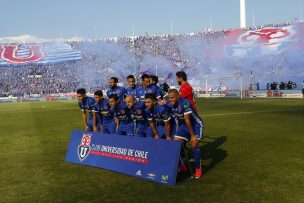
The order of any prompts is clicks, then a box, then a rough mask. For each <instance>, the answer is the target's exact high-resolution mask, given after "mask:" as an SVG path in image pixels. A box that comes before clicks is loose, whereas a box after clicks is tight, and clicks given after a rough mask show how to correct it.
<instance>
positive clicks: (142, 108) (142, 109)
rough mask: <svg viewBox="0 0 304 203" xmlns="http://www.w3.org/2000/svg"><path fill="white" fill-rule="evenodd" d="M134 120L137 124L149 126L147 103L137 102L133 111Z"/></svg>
mask: <svg viewBox="0 0 304 203" xmlns="http://www.w3.org/2000/svg"><path fill="white" fill-rule="evenodd" d="M131 113H132V116H133V119H134V120H135V121H136V123H140V124H141V125H145V126H147V125H148V124H149V123H148V120H147V116H146V104H145V102H137V103H136V104H135V105H134V107H133V108H132V109H131Z"/></svg>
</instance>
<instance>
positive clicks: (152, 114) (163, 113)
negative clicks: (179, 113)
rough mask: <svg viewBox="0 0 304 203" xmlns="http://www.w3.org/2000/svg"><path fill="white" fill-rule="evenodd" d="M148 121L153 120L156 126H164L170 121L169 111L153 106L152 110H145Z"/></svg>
mask: <svg viewBox="0 0 304 203" xmlns="http://www.w3.org/2000/svg"><path fill="white" fill-rule="evenodd" d="M146 115H147V119H148V120H155V121H156V123H157V125H164V124H165V123H164V122H166V121H169V120H170V119H171V115H170V111H169V109H168V107H167V106H165V105H159V104H155V106H154V109H146Z"/></svg>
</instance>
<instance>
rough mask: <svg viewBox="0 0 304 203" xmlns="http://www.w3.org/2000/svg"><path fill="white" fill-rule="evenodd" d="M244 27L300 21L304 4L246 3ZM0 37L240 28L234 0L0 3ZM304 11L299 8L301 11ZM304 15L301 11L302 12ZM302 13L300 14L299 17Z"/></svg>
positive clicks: (297, 0)
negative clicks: (245, 24)
mask: <svg viewBox="0 0 304 203" xmlns="http://www.w3.org/2000/svg"><path fill="white" fill-rule="evenodd" d="M246 2H247V24H249V25H250V24H252V21H253V20H252V16H253V12H254V13H255V24H259V25H261V24H266V23H269V22H275V23H278V22H287V21H292V20H294V19H295V18H298V19H300V18H301V7H302V6H304V0H288V1H287V0H246ZM0 6H1V12H0V18H1V19H2V20H1V21H0V37H10V36H19V35H24V34H30V35H34V36H37V37H42V38H58V37H60V36H62V37H64V38H70V37H73V36H82V37H84V38H95V36H97V37H98V38H102V37H115V36H130V35H132V32H133V24H134V28H135V29H134V31H135V35H143V34H145V33H148V34H169V33H170V31H171V26H170V23H171V22H172V25H173V26H172V27H173V33H186V32H198V31H201V30H202V29H203V28H206V27H209V22H210V18H211V20H212V27H213V28H214V29H223V28H236V27H239V0H153V1H152V0H150V1H147V0H109V1H104V0H0ZM303 10H304V9H303ZM303 13H304V11H303ZM303 15H304V14H303Z"/></svg>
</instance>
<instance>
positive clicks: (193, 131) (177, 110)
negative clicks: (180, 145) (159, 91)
mask: <svg viewBox="0 0 304 203" xmlns="http://www.w3.org/2000/svg"><path fill="white" fill-rule="evenodd" d="M168 97H169V102H170V104H171V108H172V112H173V113H174V114H175V117H176V119H177V123H178V125H177V129H176V132H175V133H174V140H185V141H188V140H190V143H191V147H192V151H193V156H194V160H195V174H194V177H195V178H199V177H201V176H202V169H201V150H200V148H199V141H200V139H201V138H202V136H203V122H202V120H201V118H200V117H199V116H198V114H197V113H196V112H195V111H194V110H193V108H192V106H191V104H190V103H189V101H188V100H187V99H184V98H180V97H179V93H178V91H177V90H176V89H171V90H169V92H168Z"/></svg>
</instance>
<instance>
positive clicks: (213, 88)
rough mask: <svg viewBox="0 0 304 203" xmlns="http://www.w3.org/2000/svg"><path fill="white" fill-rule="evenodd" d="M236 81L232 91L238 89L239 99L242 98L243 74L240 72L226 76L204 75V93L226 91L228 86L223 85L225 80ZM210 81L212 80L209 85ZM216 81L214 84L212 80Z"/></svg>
mask: <svg viewBox="0 0 304 203" xmlns="http://www.w3.org/2000/svg"><path fill="white" fill-rule="evenodd" d="M229 80H230V82H232V83H236V85H237V86H238V88H237V90H234V91H240V92H239V93H240V94H239V96H240V97H241V99H243V76H242V75H241V74H239V75H236V76H228V77H206V78H205V82H206V87H205V92H206V94H209V92H213V93H214V92H218V93H220V92H227V91H229V88H228V87H227V86H226V85H225V82H224V81H226V83H227V81H229ZM210 81H213V84H211V85H210ZM215 81H216V84H215V85H214V82H215Z"/></svg>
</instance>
